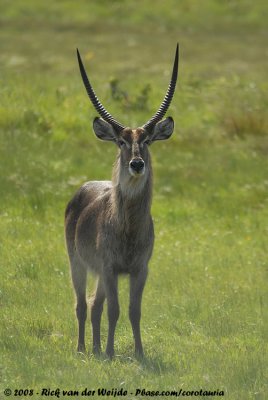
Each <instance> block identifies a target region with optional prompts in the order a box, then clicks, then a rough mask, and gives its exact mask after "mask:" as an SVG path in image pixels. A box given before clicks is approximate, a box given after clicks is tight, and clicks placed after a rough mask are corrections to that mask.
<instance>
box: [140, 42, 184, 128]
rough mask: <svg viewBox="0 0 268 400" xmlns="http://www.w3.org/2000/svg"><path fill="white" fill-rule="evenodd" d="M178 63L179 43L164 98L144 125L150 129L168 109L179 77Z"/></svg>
mask: <svg viewBox="0 0 268 400" xmlns="http://www.w3.org/2000/svg"><path fill="white" fill-rule="evenodd" d="M178 64H179V44H177V48H176V53H175V60H174V64H173V71H172V76H171V80H170V84H169V87H168V90H167V93H166V95H165V97H164V100H163V101H162V103H161V105H160V107H159V109H158V111H157V112H156V113H155V115H154V116H153V117H152V118H151V119H150V120H149V121H148V122H146V124H144V125H143V128H144V129H146V130H148V131H150V130H152V128H153V127H154V126H155V125H156V124H157V122H159V121H160V120H161V119H162V118H163V117H164V115H165V114H166V112H167V110H168V107H169V105H170V103H171V100H172V97H173V95H174V92H175V88H176V83H177V77H178Z"/></svg>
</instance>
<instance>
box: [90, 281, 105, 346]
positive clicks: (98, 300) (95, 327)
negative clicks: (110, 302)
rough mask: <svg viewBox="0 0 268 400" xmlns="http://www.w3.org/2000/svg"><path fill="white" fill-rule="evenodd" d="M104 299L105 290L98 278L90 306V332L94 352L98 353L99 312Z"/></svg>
mask: <svg viewBox="0 0 268 400" xmlns="http://www.w3.org/2000/svg"><path fill="white" fill-rule="evenodd" d="M104 300H105V291H104V287H103V282H102V280H101V278H99V281H98V284H97V290H96V293H95V296H94V299H93V302H92V307H91V323H92V333H93V353H94V354H100V352H101V342H100V324H101V314H102V310H103V303H104Z"/></svg>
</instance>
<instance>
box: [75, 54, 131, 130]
mask: <svg viewBox="0 0 268 400" xmlns="http://www.w3.org/2000/svg"><path fill="white" fill-rule="evenodd" d="M77 58H78V64H79V68H80V73H81V76H82V79H83V82H84V85H85V88H86V91H87V94H88V97H89V99H90V101H91V103H92V104H93V106H94V107H95V109H96V111H97V112H98V113H99V115H100V116H101V117H102V118H103V119H104V121H106V122H109V124H111V125H112V126H113V127H114V128H115V130H116V131H117V132H120V131H122V130H123V129H124V128H125V127H124V126H123V125H122V124H120V123H119V122H117V121H116V120H115V119H114V117H113V116H112V115H111V114H110V113H108V111H106V109H105V108H104V107H103V105H102V104H101V102H100V101H99V99H98V97H97V96H96V94H95V92H94V90H93V88H92V86H91V84H90V82H89V80H88V77H87V74H86V70H85V68H84V65H83V62H82V59H81V57H80V53H79V50H78V49H77Z"/></svg>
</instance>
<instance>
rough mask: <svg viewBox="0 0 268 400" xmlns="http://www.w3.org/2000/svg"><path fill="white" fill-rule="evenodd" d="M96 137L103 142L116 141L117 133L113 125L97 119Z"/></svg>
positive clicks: (94, 124)
mask: <svg viewBox="0 0 268 400" xmlns="http://www.w3.org/2000/svg"><path fill="white" fill-rule="evenodd" d="M93 129H94V132H95V135H96V136H97V137H98V138H99V139H101V140H109V141H115V140H116V136H117V135H116V133H115V130H114V128H113V127H112V125H111V124H109V123H108V122H106V121H104V120H103V119H101V118H98V117H96V118H95V119H94V121H93Z"/></svg>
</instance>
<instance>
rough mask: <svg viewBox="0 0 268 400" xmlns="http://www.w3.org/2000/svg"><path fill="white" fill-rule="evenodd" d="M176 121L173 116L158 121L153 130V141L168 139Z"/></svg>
mask: <svg viewBox="0 0 268 400" xmlns="http://www.w3.org/2000/svg"><path fill="white" fill-rule="evenodd" d="M173 129H174V121H173V119H172V118H171V117H167V118H166V119H164V121H160V122H158V123H157V124H156V125H155V127H154V130H153V134H152V139H151V140H152V141H154V140H165V139H168V138H169V137H170V136H171V135H172V132H173Z"/></svg>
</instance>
